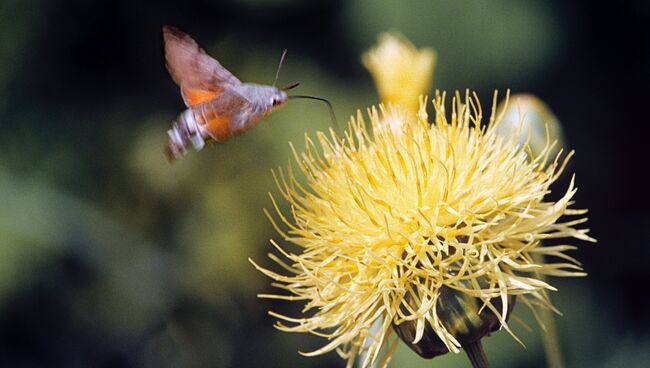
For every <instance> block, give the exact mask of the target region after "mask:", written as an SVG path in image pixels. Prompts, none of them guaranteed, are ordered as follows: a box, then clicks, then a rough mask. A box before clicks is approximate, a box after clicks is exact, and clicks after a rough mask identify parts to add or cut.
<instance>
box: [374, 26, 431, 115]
mask: <svg viewBox="0 0 650 368" xmlns="http://www.w3.org/2000/svg"><path fill="white" fill-rule="evenodd" d="M362 61H363V64H364V65H365V67H366V68H367V69H368V70H369V71H370V74H372V77H373V78H374V80H375V84H376V85H377V90H378V91H379V98H380V100H381V102H383V103H385V104H395V105H401V106H403V107H404V108H406V109H407V110H409V111H411V112H412V113H415V112H417V111H418V104H419V100H418V98H419V96H420V95H425V94H427V92H428V91H429V88H430V87H431V77H432V75H433V68H434V66H435V62H436V53H435V51H434V50H433V49H432V48H423V49H420V50H418V49H417V48H415V46H414V45H413V44H412V43H410V42H409V41H408V40H407V39H406V38H405V37H404V36H402V35H400V34H397V33H384V34H382V35H380V36H379V40H378V45H377V46H376V47H375V48H374V49H372V50H370V51H368V52H366V53H365V54H364V55H363V57H362Z"/></svg>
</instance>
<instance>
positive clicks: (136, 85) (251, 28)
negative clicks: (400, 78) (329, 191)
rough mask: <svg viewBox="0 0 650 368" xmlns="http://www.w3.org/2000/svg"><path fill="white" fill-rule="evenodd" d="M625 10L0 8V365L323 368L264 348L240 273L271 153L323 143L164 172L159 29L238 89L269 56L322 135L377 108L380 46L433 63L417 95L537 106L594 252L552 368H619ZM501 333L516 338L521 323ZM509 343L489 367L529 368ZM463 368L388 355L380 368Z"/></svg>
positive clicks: (273, 338) (255, 245) (642, 263)
mask: <svg viewBox="0 0 650 368" xmlns="http://www.w3.org/2000/svg"><path fill="white" fill-rule="evenodd" d="M635 6H636V5H621V6H620V7H617V8H616V9H615V10H614V11H612V10H609V9H601V8H599V7H598V6H596V5H594V4H592V3H591V2H589V3H585V4H579V3H575V4H572V5H569V4H566V3H565V2H560V1H554V2H542V1H523V2H518V1H493V2H479V1H461V2H457V1H433V2H431V1H413V2H401V1H388V0H386V1H367V0H354V1H334V2H330V1H314V2H301V1H274V2H266V1H265V2H261V1H255V0H247V1H239V2H222V1H217V0H210V1H202V2H198V3H192V4H189V3H187V2H181V1H172V0H169V1H157V2H147V1H145V2H131V1H126V0H118V1H114V2H110V3H94V2H85V1H81V0H72V1H63V0H56V1H48V2H45V1H38V0H29V1H16V0H0V132H2V133H0V331H1V332H0V362H2V363H1V364H2V365H3V366H5V365H6V366H22V367H36V366H38V367H43V366H66V367H86V366H117V367H120V366H122V367H140V366H142V367H149V366H151V367H160V366H216V367H230V366H238V367H253V366H255V367H257V366H264V367H292V366H300V367H324V366H332V367H334V366H340V365H341V361H340V360H339V359H338V358H337V357H335V356H334V355H333V354H331V355H328V356H325V357H320V358H305V357H302V356H300V355H299V354H297V351H298V350H301V351H309V350H310V349H313V348H315V347H317V346H319V345H321V343H322V341H319V340H318V339H316V338H306V337H305V336H293V335H288V334H285V333H280V332H277V331H275V330H274V329H273V327H272V321H273V320H272V318H270V317H269V316H268V315H267V314H266V311H267V310H269V309H273V310H279V311H283V309H284V310H285V311H286V312H287V313H289V312H290V311H287V310H286V309H287V308H291V306H288V305H287V304H286V303H275V302H270V301H267V300H259V299H257V298H256V294H257V293H261V292H267V291H268V290H269V288H270V286H269V285H268V280H266V279H265V278H264V277H263V276H262V275H260V274H259V273H257V272H255V271H254V269H253V267H252V266H251V265H250V264H249V263H248V261H247V259H248V257H253V258H254V259H256V260H261V262H263V261H264V257H265V254H266V253H267V252H268V251H269V250H270V245H269V243H268V239H269V237H271V236H273V234H274V233H275V232H274V231H273V229H272V226H271V225H270V224H269V222H268V221H267V219H266V218H265V217H264V214H263V212H262V208H264V207H269V206H270V205H271V203H270V201H269V200H268V196H267V192H268V191H270V190H274V189H273V188H274V183H273V179H272V176H271V174H270V169H271V168H274V167H277V166H280V165H285V164H286V161H287V159H288V158H289V156H290V149H289V146H288V144H287V142H289V141H293V142H295V143H296V145H297V148H298V149H299V150H300V148H301V146H302V145H303V144H304V143H303V134H304V133H305V132H306V131H307V132H313V131H315V130H323V129H327V128H329V127H330V126H331V124H332V123H331V121H330V118H329V114H328V111H327V108H326V107H325V106H324V105H323V104H320V103H318V102H316V101H307V100H295V101H293V100H292V101H291V102H290V103H289V104H288V105H287V106H286V107H285V108H283V109H282V110H280V111H277V112H275V113H274V114H273V115H271V116H270V117H269V118H267V119H265V120H263V121H262V122H261V123H260V124H259V126H257V127H256V128H255V129H253V130H251V131H250V132H248V133H247V134H245V135H243V136H240V137H237V138H235V139H233V140H232V141H229V142H226V143H224V144H220V145H215V146H211V147H208V148H206V149H204V151H202V152H199V153H196V152H191V153H190V154H188V155H187V156H186V157H185V158H184V159H182V160H180V161H179V162H177V163H176V164H174V165H170V164H168V163H167V162H166V161H165V159H164V155H163V153H162V145H163V143H164V140H165V132H166V130H167V129H168V128H169V124H170V121H171V120H172V119H173V118H174V117H175V116H176V114H178V113H179V112H180V111H181V110H182V109H183V105H182V102H181V99H180V95H179V93H178V89H177V87H176V86H175V85H174V84H173V82H172V81H171V79H170V78H169V76H168V75H167V72H166V70H165V69H164V63H163V58H162V45H161V35H160V28H161V26H162V25H163V24H174V25H177V26H179V27H180V28H182V29H184V30H186V31H187V32H188V33H190V34H191V35H192V36H194V37H195V38H196V39H197V41H198V42H199V43H200V44H201V45H202V46H203V47H204V48H205V49H206V50H207V51H208V52H209V53H211V54H212V55H215V56H217V57H218V58H219V60H220V61H221V62H222V64H223V65H224V66H226V67H227V68H228V69H230V70H231V71H232V72H233V73H234V74H235V75H237V76H238V77H239V78H240V79H242V80H244V81H252V82H259V83H271V81H272V80H273V76H274V73H275V68H276V66H277V62H278V58H279V55H280V52H281V50H282V49H283V48H288V49H289V54H288V58H287V62H286V64H285V66H284V69H283V71H282V74H281V76H280V85H289V84H291V83H294V82H300V83H301V86H300V87H299V88H298V89H296V90H295V93H296V94H310V95H315V96H320V97H325V98H328V99H330V100H331V102H332V104H333V105H334V108H335V110H336V113H337V117H338V120H339V125H344V123H345V121H346V120H347V117H348V116H349V115H351V114H353V113H355V111H356V109H357V108H361V109H365V107H367V106H369V105H370V104H374V103H376V101H377V96H376V92H375V91H374V87H373V84H372V80H371V78H370V76H369V75H368V74H367V73H366V72H365V71H364V70H363V68H362V66H361V63H360V55H361V53H362V52H363V51H364V50H365V49H367V48H368V47H369V46H370V45H371V44H373V43H374V42H375V39H376V37H377V34H378V33H379V32H382V31H386V30H390V29H395V30H398V31H401V32H403V33H404V34H405V35H406V36H407V37H408V38H409V39H411V40H412V41H413V42H414V43H415V44H416V45H417V46H419V47H422V46H432V47H434V48H435V49H436V51H437V54H438V59H437V66H436V74H435V76H434V86H433V87H434V88H446V89H456V88H458V89H465V88H466V87H467V88H472V89H478V90H479V93H480V94H481V97H482V99H483V100H485V101H488V100H489V98H483V97H484V96H486V97H489V96H491V93H492V90H493V89H494V88H500V89H501V90H503V89H504V87H512V88H513V89H514V92H530V93H534V94H536V95H538V96H540V97H541V98H542V99H543V100H544V101H545V102H546V103H547V104H548V105H549V106H550V107H551V109H552V110H553V111H554V112H555V113H556V115H557V116H558V118H559V119H560V120H561V121H562V123H563V125H564V128H565V133H566V138H567V140H568V142H569V144H570V146H571V147H572V148H575V149H576V151H577V155H576V158H575V160H574V161H573V165H574V167H573V170H574V171H576V172H577V175H578V183H579V184H580V183H582V185H581V186H580V191H579V192H578V195H577V201H578V205H581V206H582V205H583V206H584V207H589V208H590V209H591V210H592V216H591V219H590V223H591V227H592V228H593V229H594V232H593V234H594V236H595V237H596V238H598V239H599V241H600V243H599V245H598V246H597V247H591V246H585V247H584V248H583V249H582V250H580V255H579V256H577V258H579V259H581V260H586V261H585V268H586V270H587V271H588V272H589V273H590V276H589V277H588V278H587V279H582V280H569V281H568V282H557V284H559V285H560V290H559V293H557V295H554V301H555V302H556V304H558V307H559V309H560V310H562V311H563V312H564V316H563V317H561V318H559V319H558V322H559V328H560V332H561V338H562V346H563V347H564V349H565V355H566V357H567V360H568V363H569V366H575V367H581V366H602V367H613V366H620V365H625V366H628V367H634V366H635V364H637V365H636V366H640V365H639V364H641V363H639V362H643V359H642V357H644V356H647V346H648V345H647V338H642V336H647V333H646V332H645V331H646V330H647V327H648V326H649V325H650V319H648V315H647V309H648V308H649V307H650V303H649V302H648V298H647V296H644V295H640V294H642V293H640V292H639V290H640V289H639V288H638V287H637V286H636V284H635V283H636V282H638V281H639V280H643V279H647V276H648V271H647V267H646V263H647V261H648V260H649V259H650V254H649V253H648V249H650V247H647V241H645V240H644V239H642V238H639V236H638V234H637V232H635V231H619V230H617V229H623V228H625V229H637V228H642V227H643V226H644V225H646V224H647V223H648V222H649V221H650V218H649V217H648V215H647V213H646V211H645V209H646V208H647V206H644V204H648V202H647V199H644V197H643V194H644V193H645V191H646V189H645V184H643V183H647V181H643V180H637V176H638V175H640V173H639V167H638V165H637V166H632V162H633V161H634V160H635V159H638V158H639V157H645V156H644V153H645V149H642V147H647V145H644V144H642V143H643V142H642V140H641V138H640V137H641V135H637V134H634V130H635V129H637V128H638V127H639V126H640V124H641V123H642V118H639V117H637V116H636V115H635V114H636V111H637V109H636V107H635V106H640V105H642V103H641V101H644V99H643V100H642V98H641V97H640V96H641V95H640V94H639V95H637V94H636V92H638V91H636V90H635V88H638V80H639V78H638V77H637V76H636V73H637V72H638V73H642V72H643V71H644V70H645V69H647V68H646V66H647V65H648V59H647V56H644V55H645V53H644V52H643V51H647V46H644V45H643V44H642V43H638V44H637V45H636V46H635V47H634V48H628V47H627V46H625V44H624V40H626V39H631V38H633V37H638V35H639V34H642V33H643V28H642V27H641V24H645V23H644V22H645V20H644V18H643V17H644V14H645V16H646V17H647V11H646V12H645V13H644V12H643V11H641V10H640V9H636V8H635ZM642 20H643V21H642ZM604 50H606V52H605V51H604ZM614 55H615V56H616V57H614ZM628 72H631V73H632V74H634V75H635V76H631V75H630V74H629V73H628ZM613 90H615V91H619V92H620V93H618V92H617V94H615V95H608V94H607V93H608V92H610V91H613ZM603 99H605V101H606V103H602V101H603ZM485 108H487V107H485ZM616 127H622V128H621V130H618V128H616ZM563 185H564V183H560V184H559V186H560V187H562V186H563ZM564 187H566V185H564ZM623 249H625V250H623ZM627 254H633V255H634V257H631V258H628V257H627V256H626V255H627ZM269 264H270V263H269ZM267 265H268V264H267ZM294 314H295V313H294ZM515 314H516V315H519V316H520V318H522V320H524V321H525V322H526V323H528V324H531V323H534V322H533V321H532V319H531V317H530V316H529V315H527V313H526V312H525V308H520V307H519V306H518V307H517V308H516V310H515ZM513 324H514V325H515V326H516V325H517V323H516V322H513ZM517 331H518V332H519V334H520V336H521V337H522V339H523V340H524V342H525V343H526V345H527V349H522V348H521V346H519V345H517V344H516V343H515V342H513V341H512V339H510V338H509V337H508V336H504V333H503V332H498V333H495V334H494V336H493V337H491V338H489V339H486V340H485V344H486V349H487V351H488V354H489V356H490V359H491V360H492V361H493V364H494V365H495V366H510V367H518V366H520V367H524V366H525V367H541V366H544V364H543V359H542V353H541V349H540V346H539V342H538V337H537V335H536V334H535V333H529V332H527V331H526V330H525V329H523V328H518V329H517ZM586 336H588V338H586ZM465 361H466V360H465V357H462V356H454V355H450V354H448V355H447V356H444V357H440V358H436V360H435V361H434V362H429V361H422V360H420V359H419V358H417V357H416V356H415V355H414V354H412V353H410V352H409V351H408V350H407V349H405V348H404V347H400V349H399V350H398V354H397V356H396V357H395V360H394V366H413V367H416V366H422V367H424V366H431V365H432V364H434V365H436V366H441V367H445V366H447V367H458V366H465V365H466V363H465Z"/></svg>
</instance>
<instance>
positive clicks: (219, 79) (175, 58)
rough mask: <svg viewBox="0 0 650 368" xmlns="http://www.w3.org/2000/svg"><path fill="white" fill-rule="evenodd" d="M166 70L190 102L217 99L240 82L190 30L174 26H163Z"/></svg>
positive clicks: (188, 103)
mask: <svg viewBox="0 0 650 368" xmlns="http://www.w3.org/2000/svg"><path fill="white" fill-rule="evenodd" d="M163 40H164V44H165V61H166V63H165V64H166V66H167V70H168V71H169V74H170V75H171V77H172V79H173V80H174V82H176V84H178V85H179V86H180V87H181V93H182V94H183V99H184V100H185V104H186V105H187V106H194V105H196V104H199V103H202V102H206V101H209V100H211V99H214V98H215V97H216V96H218V95H219V94H221V93H223V92H224V91H227V90H229V89H231V88H233V87H234V86H237V85H239V84H241V81H240V80H239V79H237V77H235V76H234V75H232V73H230V72H229V71H228V70H227V69H226V68H224V67H223V66H221V64H219V62H218V61H217V60H215V59H214V58H212V57H211V56H210V55H208V54H207V53H206V52H205V51H204V50H203V49H202V48H200V47H199V45H198V44H197V43H196V41H194V40H193V39H192V38H191V37H190V36H189V35H188V34H186V33H185V32H183V31H181V30H179V29H178V28H175V27H172V26H164V27H163Z"/></svg>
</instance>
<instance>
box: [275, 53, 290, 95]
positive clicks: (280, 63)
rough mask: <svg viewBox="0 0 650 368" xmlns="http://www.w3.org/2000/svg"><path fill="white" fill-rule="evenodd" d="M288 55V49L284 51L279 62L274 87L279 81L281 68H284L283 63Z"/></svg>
mask: <svg viewBox="0 0 650 368" xmlns="http://www.w3.org/2000/svg"><path fill="white" fill-rule="evenodd" d="M286 56H287V49H284V51H282V56H280V62H279V63H278V69H277V70H276V71H275V79H273V87H275V84H276V83H277V82H278V77H280V70H281V69H282V64H284V58H285V57H286Z"/></svg>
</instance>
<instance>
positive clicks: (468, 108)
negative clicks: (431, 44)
mask: <svg viewBox="0 0 650 368" xmlns="http://www.w3.org/2000/svg"><path fill="white" fill-rule="evenodd" d="M495 103H496V95H495ZM433 104H434V108H435V119H434V121H433V122H432V123H430V122H429V121H428V118H427V114H426V112H425V105H426V104H425V99H422V100H421V103H420V107H419V108H420V111H419V113H418V114H412V115H410V116H405V115H404V112H403V110H399V109H393V108H390V107H389V108H384V107H383V106H381V105H380V107H379V109H378V110H377V109H375V108H373V109H370V110H369V117H370V126H369V127H368V126H366V124H365V123H364V120H363V117H362V116H361V113H358V114H357V118H356V119H353V120H352V121H351V122H350V123H349V127H348V130H347V132H346V133H345V135H344V137H342V138H341V137H339V136H337V135H336V134H335V133H334V132H330V135H329V136H327V135H326V134H324V133H318V134H317V139H316V141H317V143H316V142H314V141H313V140H312V139H310V138H309V137H306V143H307V148H306V152H304V153H297V152H296V151H295V150H294V154H295V161H296V166H297V168H298V170H299V171H300V172H301V173H302V174H303V175H304V176H305V177H306V184H304V183H303V182H301V180H299V178H298V177H296V175H295V174H296V170H295V168H294V166H292V165H291V164H290V165H289V167H288V169H287V170H286V171H285V170H280V171H279V173H278V174H277V175H276V179H277V183H278V187H279V189H280V192H281V195H282V197H283V198H284V199H285V200H286V201H287V202H288V203H289V204H290V208H291V209H290V212H289V213H288V214H283V213H282V212H281V211H280V210H279V206H278V205H277V204H276V201H275V200H274V201H273V203H274V205H275V208H276V210H277V212H278V216H279V218H280V219H281V221H282V222H284V224H285V225H286V226H287V227H288V230H287V231H284V230H282V229H281V227H280V226H276V228H277V229H278V231H279V232H280V234H281V235H282V237H283V239H284V240H285V241H286V242H289V243H292V244H293V245H295V246H297V247H290V248H287V247H281V246H280V245H278V244H277V243H276V242H274V241H273V244H274V246H275V247H276V248H277V250H278V252H280V254H281V257H278V256H275V255H272V256H271V258H272V259H273V260H274V261H276V262H277V263H278V264H279V265H280V266H281V267H282V268H284V269H285V272H284V273H276V272H273V271H270V270H268V269H265V268H262V267H260V266H258V265H256V267H257V268H258V269H259V270H260V271H262V272H263V273H265V274H266V275H268V276H269V277H271V278H272V279H274V280H275V281H276V283H275V284H274V286H276V287H278V288H280V289H282V290H283V291H284V292H283V293H281V295H262V296H263V297H269V298H278V299H286V300H292V301H301V302H303V303H305V307H304V313H305V316H301V317H298V318H293V317H289V316H284V315H280V314H277V313H273V312H272V315H273V316H275V317H277V318H278V319H280V320H281V321H283V322H279V323H278V324H277V327H278V328H279V329H281V330H284V331H290V332H309V333H313V334H317V335H319V336H323V337H325V338H327V339H328V340H329V342H328V343H327V344H326V345H325V346H323V347H322V348H321V349H318V350H316V351H314V352H310V353H306V355H317V354H322V353H325V352H328V351H331V350H336V351H337V352H338V353H339V354H340V355H341V356H342V357H344V358H345V359H347V360H348V366H351V365H352V364H353V363H354V361H355V359H356V357H357V356H359V355H363V357H364V361H363V364H364V366H369V365H370V364H371V363H372V362H374V361H375V360H377V358H378V357H379V356H380V354H379V353H380V350H381V347H382V346H384V345H385V343H386V342H388V340H390V339H394V343H396V342H397V341H398V339H397V338H396V337H395V336H394V335H392V332H393V328H398V326H400V325H402V324H405V323H410V324H412V325H413V326H415V327H414V336H413V342H415V343H417V342H418V341H419V340H420V339H422V336H423V334H424V333H425V330H426V329H429V330H432V331H433V332H434V333H435V335H437V337H438V338H440V340H441V341H442V342H443V343H444V346H446V348H447V349H449V350H451V351H454V352H457V351H458V350H459V347H460V343H459V342H458V339H457V338H456V337H455V335H454V334H453V333H452V332H453V331H450V329H451V328H452V327H451V326H450V325H449V324H448V323H446V321H443V320H441V318H440V315H439V313H438V311H437V306H438V299H439V298H440V296H441V291H442V290H454V291H455V292H460V293H463V295H468V296H471V297H474V298H478V300H480V301H481V302H482V303H484V304H485V309H487V310H491V311H492V312H493V313H494V314H495V315H496V316H497V317H498V319H499V322H500V325H501V326H503V327H504V328H506V329H507V328H508V327H507V322H506V316H507V315H508V313H509V310H510V308H512V305H511V304H512V302H511V300H512V297H513V296H517V297H518V300H523V303H525V304H527V305H531V306H542V307H543V306H546V307H551V306H550V304H549V303H548V299H547V297H546V291H547V290H554V288H553V287H552V286H551V285H549V284H547V283H546V282H544V281H542V280H541V279H540V278H541V277H540V275H554V276H579V275H583V273H582V272H581V268H580V267H579V265H578V262H577V261H575V260H573V258H571V257H569V256H567V255H566V254H564V252H565V251H567V250H571V249H573V248H574V247H573V246H571V245H556V246H542V245H541V241H542V240H543V239H549V238H562V237H574V238H579V239H584V240H592V239H591V238H590V237H589V236H587V234H586V233H587V230H586V229H575V228H574V226H576V225H578V224H581V223H583V222H585V221H586V218H578V219H574V220H571V221H568V222H559V221H558V219H559V218H560V217H561V216H563V215H581V214H583V213H584V212H585V211H581V210H571V209H568V207H569V205H570V204H571V198H572V197H573V195H574V194H575V192H576V189H575V188H574V184H573V180H571V184H570V185H569V187H568V189H567V190H566V193H565V194H564V195H563V196H562V198H561V199H559V200H558V201H557V202H550V201H546V200H545V199H544V197H545V195H546V194H548V193H549V192H550V189H549V186H550V185H551V183H553V182H554V181H555V180H556V179H557V178H558V176H559V175H560V173H561V172H562V170H563V168H564V166H565V164H566V162H567V160H568V158H569V157H570V156H571V155H570V154H569V155H568V157H566V159H564V160H562V161H560V160H559V156H558V157H549V154H548V152H549V147H551V145H549V146H547V148H546V149H544V150H542V152H541V153H540V154H539V155H536V156H534V157H531V156H530V154H529V152H530V151H529V150H526V149H525V148H526V147H523V148H522V147H521V146H518V145H517V144H516V142H515V141H514V140H508V139H506V138H504V137H502V136H501V135H499V134H498V133H497V131H496V129H497V127H498V124H499V118H498V117H497V116H495V113H494V110H493V112H492V116H491V117H490V119H489V122H488V123H487V124H486V125H483V126H482V125H481V117H482V113H481V109H480V103H479V101H478V99H477V98H476V97H475V96H474V97H470V96H469V95H466V96H465V97H464V98H463V99H461V98H460V96H459V95H458V94H457V95H456V97H454V99H453V101H452V103H451V106H452V110H451V114H448V113H447V112H446V108H447V107H446V106H445V95H444V94H443V95H437V96H436V98H435V99H434V101H433ZM395 114H397V115H395ZM391 119H405V122H404V124H403V125H402V131H401V132H395V131H394V130H393V129H384V124H385V121H387V120H391ZM547 161H549V162H547ZM536 254H542V255H547V256H556V257H559V258H558V259H560V260H561V262H559V263H538V261H536V260H538V259H541V258H543V257H535V256H534V255H536ZM547 259H548V258H547ZM494 300H499V301H500V302H499V303H494ZM376 321H381V327H380V328H379V329H376V328H373V329H371V326H372V325H373V323H375V322H376ZM391 335H392V337H391ZM394 343H389V344H388V345H387V346H390V347H389V348H388V349H386V353H385V355H384V359H385V361H387V360H388V359H389V358H390V355H391V354H392V349H393V348H394V346H395V344H394ZM382 351H383V350H382Z"/></svg>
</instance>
